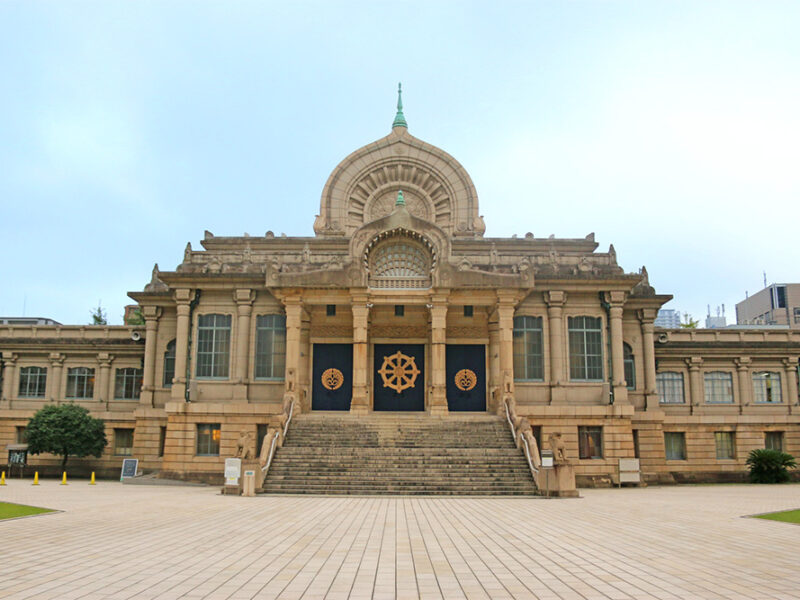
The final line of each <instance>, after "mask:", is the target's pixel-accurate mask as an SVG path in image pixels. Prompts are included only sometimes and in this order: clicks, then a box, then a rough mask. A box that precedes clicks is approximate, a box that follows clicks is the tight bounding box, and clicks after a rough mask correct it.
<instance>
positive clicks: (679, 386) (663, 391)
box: [656, 371, 686, 404]
mask: <svg viewBox="0 0 800 600" xmlns="http://www.w3.org/2000/svg"><path fill="white" fill-rule="evenodd" d="M656 387H657V389H658V401H659V402H660V403H661V404H684V403H685V402H686V399H685V397H684V395H683V373H676V372H675V371H665V372H663V373H658V374H657V375H656Z"/></svg>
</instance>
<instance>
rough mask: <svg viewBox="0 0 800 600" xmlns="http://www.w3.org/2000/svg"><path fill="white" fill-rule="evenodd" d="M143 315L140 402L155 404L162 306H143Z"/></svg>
mask: <svg viewBox="0 0 800 600" xmlns="http://www.w3.org/2000/svg"><path fill="white" fill-rule="evenodd" d="M142 315H143V316H144V369H143V373H142V391H141V393H140V394H139V404H143V405H145V406H153V391H154V390H155V379H156V344H157V342H158V318H159V317H160V316H161V308H160V307H158V306H143V307H142ZM176 343H177V342H176Z"/></svg>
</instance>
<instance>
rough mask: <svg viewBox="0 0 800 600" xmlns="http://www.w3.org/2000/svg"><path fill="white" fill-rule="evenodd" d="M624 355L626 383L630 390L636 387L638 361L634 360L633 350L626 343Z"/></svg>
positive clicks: (623, 345)
mask: <svg viewBox="0 0 800 600" xmlns="http://www.w3.org/2000/svg"><path fill="white" fill-rule="evenodd" d="M622 357H623V361H624V364H625V384H626V385H627V387H628V389H629V390H635V389H636V363H635V362H634V361H633V350H631V347H630V346H629V345H628V344H626V343H624V342H623V344H622Z"/></svg>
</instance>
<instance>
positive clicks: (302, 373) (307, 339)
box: [297, 310, 311, 412]
mask: <svg viewBox="0 0 800 600" xmlns="http://www.w3.org/2000/svg"><path fill="white" fill-rule="evenodd" d="M310 360H311V315H310V314H309V313H308V311H307V310H304V311H303V314H302V315H301V316H300V370H299V372H298V374H297V398H298V406H299V407H300V408H302V410H301V411H300V412H303V411H310V410H311V394H310V393H309V390H310V387H309V384H310V373H311V365H310Z"/></svg>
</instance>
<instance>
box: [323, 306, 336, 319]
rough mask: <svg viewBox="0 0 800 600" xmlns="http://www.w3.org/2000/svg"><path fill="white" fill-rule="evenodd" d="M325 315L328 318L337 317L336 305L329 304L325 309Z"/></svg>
mask: <svg viewBox="0 0 800 600" xmlns="http://www.w3.org/2000/svg"><path fill="white" fill-rule="evenodd" d="M325 314H326V315H327V316H329V317H335V316H336V305H335V304H328V305H327V306H326V307H325Z"/></svg>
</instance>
